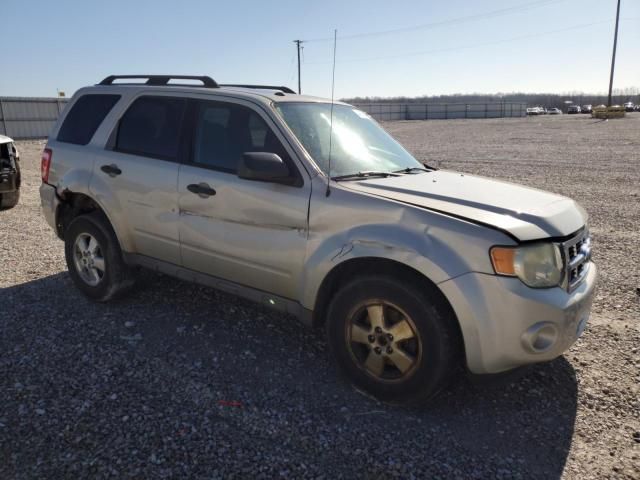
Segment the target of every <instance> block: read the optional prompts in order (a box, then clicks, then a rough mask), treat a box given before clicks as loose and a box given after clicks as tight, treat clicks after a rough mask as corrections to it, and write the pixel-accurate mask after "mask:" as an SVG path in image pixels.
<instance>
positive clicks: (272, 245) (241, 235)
mask: <svg viewBox="0 0 640 480" xmlns="http://www.w3.org/2000/svg"><path fill="white" fill-rule="evenodd" d="M191 118H192V122H193V123H192V126H193V127H192V132H193V135H192V148H191V154H190V155H189V158H188V161H187V162H185V163H184V164H183V165H182V166H181V167H180V172H179V177H178V205H179V209H180V245H181V251H182V261H183V265H184V266H185V267H187V268H189V269H192V270H196V271H199V272H203V273H206V274H209V275H213V276H215V277H218V278H222V279H225V280H229V281H232V282H235V283H238V284H241V285H245V286H248V287H252V288H256V289H259V290H264V291H267V292H270V293H273V294H276V295H280V296H283V297H286V298H291V299H295V298H297V289H298V285H299V279H300V274H301V271H302V265H303V262H304V256H305V248H306V240H307V225H308V224H307V218H308V217H307V214H308V207H309V198H310V193H311V185H310V182H309V180H308V178H306V177H303V175H302V174H301V172H302V171H303V170H302V169H300V168H299V165H297V162H295V161H294V159H293V158H294V157H293V150H291V147H290V146H289V145H288V144H287V143H286V142H285V141H284V137H283V136H282V134H281V133H280V132H279V131H278V130H277V129H276V128H275V124H274V123H273V121H272V120H271V119H270V118H269V117H268V115H266V114H265V113H264V112H262V111H261V110H259V108H255V109H254V108H253V107H252V106H251V104H250V103H246V102H243V101H242V100H237V101H231V100H229V101H225V102H219V101H209V100H197V101H194V102H193V104H192V117H191ZM247 151H254V152H256V151H259V152H272V153H277V154H278V155H279V156H280V157H281V158H282V159H283V160H284V162H285V164H287V166H288V167H289V171H290V174H291V175H292V176H295V177H296V185H282V184H278V183H268V182H261V181H251V180H245V179H241V178H239V177H238V176H237V175H236V169H237V165H238V161H239V159H240V158H241V156H242V154H243V153H244V152H247Z"/></svg>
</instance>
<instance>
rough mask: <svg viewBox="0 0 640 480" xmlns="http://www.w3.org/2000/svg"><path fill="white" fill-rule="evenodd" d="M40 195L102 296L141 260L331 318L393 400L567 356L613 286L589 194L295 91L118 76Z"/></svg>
mask: <svg viewBox="0 0 640 480" xmlns="http://www.w3.org/2000/svg"><path fill="white" fill-rule="evenodd" d="M130 78H135V79H142V82H139V83H126V82H131V80H129V79H130ZM183 78H187V79H188V80H189V82H191V84H188V85H185V84H184V83H185V82H183V83H182V84H178V83H175V82H176V81H180V80H181V79H183ZM195 82H200V83H202V85H194V84H193V83H195ZM40 194H41V198H42V206H43V209H44V214H45V217H46V219H47V221H48V223H49V224H50V225H51V226H52V227H53V228H54V229H55V231H56V232H57V234H58V236H59V237H60V238H61V239H62V240H64V243H65V255H66V260H67V265H68V268H69V273H70V275H71V278H72V279H73V281H74V282H75V284H76V285H77V287H78V288H79V289H80V290H81V291H82V292H83V293H84V294H85V295H87V296H88V297H90V298H92V299H94V300H97V301H106V300H110V299H112V298H114V297H116V296H118V295H120V294H122V293H124V292H125V291H126V290H127V289H128V287H130V286H131V285H132V284H133V281H134V278H135V275H134V271H135V268H136V267H147V268H150V269H154V270H157V271H160V272H164V273H166V274H169V275H173V276H175V277H179V278H182V279H185V280H189V281H194V282H199V283H203V284H205V285H210V286H212V287H215V288H218V289H221V290H225V291H228V292H232V293H234V294H237V295H240V296H243V297H246V298H249V299H251V300H254V301H256V302H259V303H261V304H264V305H266V306H269V307H273V308H276V309H279V310H281V311H284V312H289V313H291V314H294V315H295V316H297V317H298V318H299V319H300V320H301V321H303V322H304V323H306V324H308V325H313V326H324V327H325V328H326V331H327V337H328V343H329V345H330V348H331V350H332V353H333V356H334V358H335V359H336V362H337V364H338V366H339V367H340V369H341V371H342V372H344V373H345V374H346V376H347V377H348V378H349V379H350V380H351V381H352V382H353V383H354V384H355V385H356V386H357V387H358V388H360V389H362V390H364V391H367V392H369V393H371V394H373V395H375V396H377V397H378V398H380V399H383V400H385V401H391V402H398V401H417V400H423V399H426V398H429V397H430V396H432V395H434V394H435V393H436V392H437V391H438V390H440V389H441V388H442V386H443V385H445V383H446V381H447V380H448V379H450V378H451V377H452V375H453V373H454V372H456V371H459V370H460V369H459V368H458V367H459V366H466V368H467V369H468V370H469V371H470V372H472V373H475V374H490V373H499V372H504V371H507V370H510V369H514V368H515V367H518V366H522V365H525V364H530V363H534V362H541V361H547V360H551V359H553V358H555V357H557V356H558V355H560V354H562V352H564V351H565V350H566V349H567V348H568V347H569V346H570V345H571V344H573V342H575V341H576V339H577V338H578V337H579V336H580V335H581V333H582V332H583V330H584V329H585V326H586V322H587V319H588V317H589V310H590V307H591V303H592V299H593V294H594V288H595V284H596V275H597V274H596V267H595V265H594V264H593V263H592V262H591V242H590V237H589V231H588V228H587V215H586V213H585V212H584V210H582V208H580V207H579V206H578V205H577V204H576V203H575V202H574V201H573V200H571V199H569V198H565V197H562V196H559V195H555V194H551V193H547V192H544V191H540V190H535V189H532V188H527V187H522V186H518V185H514V184H511V183H505V182H500V181H496V180H490V179H487V178H482V177H477V176H474V175H466V174H463V173H458V172H452V171H445V170H437V169H435V168H432V167H430V166H428V165H425V164H422V163H420V162H419V161H418V160H416V159H415V158H414V157H413V156H411V154H409V153H408V152H407V151H406V150H405V149H404V148H403V147H402V146H400V145H399V144H398V143H397V142H396V141H395V140H394V139H393V138H391V137H390V136H389V135H388V134H387V133H385V131H384V130H383V129H382V128H380V127H379V126H378V125H377V124H376V122H375V121H373V120H372V119H371V117H369V116H368V115H367V114H365V113H363V112H361V111H359V110H357V109H355V108H353V107H351V106H349V105H347V104H344V103H340V102H335V103H333V104H332V102H330V101H327V100H324V99H320V98H314V97H308V96H302V95H296V94H294V92H292V91H291V90H289V89H288V88H285V87H273V86H256V85H218V84H217V83H216V82H215V81H213V80H212V79H211V78H209V77H178V76H142V77H141V76H136V77H133V76H120V77H116V76H112V77H108V78H106V79H105V80H103V81H102V82H101V83H100V84H98V85H96V86H92V87H88V88H83V89H81V90H80V91H78V92H77V93H76V94H75V95H74V97H73V99H72V101H71V102H70V104H69V106H68V107H67V108H66V110H65V112H64V114H63V115H62V116H61V118H60V119H59V120H58V123H57V125H56V126H55V127H54V129H53V131H52V132H51V136H50V138H49V141H48V143H47V145H46V148H45V149H44V152H43V156H42V186H41V188H40Z"/></svg>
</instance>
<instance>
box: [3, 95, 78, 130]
mask: <svg viewBox="0 0 640 480" xmlns="http://www.w3.org/2000/svg"><path fill="white" fill-rule="evenodd" d="M68 101H69V100H68V99H66V98H34V97H0V134H2V135H7V136H8V137H11V138H14V139H16V140H17V139H25V138H44V137H47V136H48V135H49V131H50V130H51V128H52V127H53V124H54V122H55V121H56V120H57V118H58V116H59V115H60V113H62V111H63V110H64V107H65V105H66V104H67V102H68Z"/></svg>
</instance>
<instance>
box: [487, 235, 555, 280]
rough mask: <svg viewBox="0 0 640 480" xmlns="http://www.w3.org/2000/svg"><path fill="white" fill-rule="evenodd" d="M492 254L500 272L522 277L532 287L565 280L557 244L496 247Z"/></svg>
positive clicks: (499, 273) (496, 269) (492, 259)
mask: <svg viewBox="0 0 640 480" xmlns="http://www.w3.org/2000/svg"><path fill="white" fill-rule="evenodd" d="M490 253H491V263H492V264H493V269H494V270H495V272H496V273H497V274H498V275H507V276H510V277H518V278H519V279H520V280H521V281H522V282H523V283H524V284H525V285H528V286H530V287H533V288H548V287H555V286H557V285H559V284H560V281H561V280H562V255H561V254H560V248H558V246H557V245H555V244H553V243H535V244H531V245H522V246H519V247H493V248H492V249H491V252H490Z"/></svg>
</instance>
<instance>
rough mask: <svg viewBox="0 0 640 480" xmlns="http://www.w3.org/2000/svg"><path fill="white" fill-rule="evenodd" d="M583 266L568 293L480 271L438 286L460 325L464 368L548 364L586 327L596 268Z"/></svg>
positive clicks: (493, 369) (481, 369)
mask: <svg viewBox="0 0 640 480" xmlns="http://www.w3.org/2000/svg"><path fill="white" fill-rule="evenodd" d="M588 265H589V266H588V271H587V274H586V276H585V278H584V280H583V281H582V283H581V284H580V285H579V286H578V287H577V288H576V289H575V290H573V291H572V292H571V293H568V292H567V291H566V290H563V289H562V288H560V287H556V288H547V289H535V288H530V287H527V286H526V285H525V284H523V283H522V282H521V281H520V280H518V279H517V278H511V277H500V276H496V275H488V274H483V273H468V274H465V275H462V276H460V277H456V278H453V279H450V280H447V281H445V282H443V283H441V284H440V285H439V287H440V288H441V290H442V292H443V293H444V295H445V296H446V297H447V298H448V300H449V302H450V303H451V306H452V307H453V309H454V311H455V313H456V315H457V317H458V321H459V323H460V328H461V330H462V336H463V339H464V344H465V352H466V359H467V367H468V368H469V370H470V371H471V372H472V373H476V374H487V373H500V372H504V371H506V370H510V369H513V368H516V367H519V366H522V365H526V364H530V363H536V362H543V361H548V360H552V359H554V358H556V357H557V356H559V355H561V354H562V353H563V352H564V351H566V350H567V349H568V348H569V347H570V346H571V345H573V343H574V342H575V341H576V340H577V339H578V337H579V336H580V335H581V334H582V332H583V331H584V329H585V327H586V322H587V320H588V318H589V312H590V310H591V304H592V302H593V296H594V293H595V287H596V281H597V276H598V273H597V268H596V266H595V264H594V263H593V262H590V263H589V264H588Z"/></svg>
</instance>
